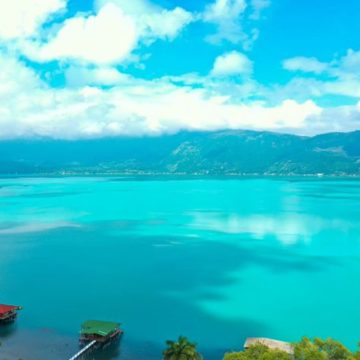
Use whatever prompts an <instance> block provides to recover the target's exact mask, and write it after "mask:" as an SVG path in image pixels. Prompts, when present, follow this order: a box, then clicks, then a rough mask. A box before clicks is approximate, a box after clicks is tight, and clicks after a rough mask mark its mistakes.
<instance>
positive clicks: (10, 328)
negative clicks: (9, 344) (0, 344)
mask: <svg viewBox="0 0 360 360" xmlns="http://www.w3.org/2000/svg"><path fill="white" fill-rule="evenodd" d="M16 331H17V324H16V322H12V323H9V324H0V341H1V340H3V339H6V338H8V337H10V336H13V335H14V334H15V333H16Z"/></svg>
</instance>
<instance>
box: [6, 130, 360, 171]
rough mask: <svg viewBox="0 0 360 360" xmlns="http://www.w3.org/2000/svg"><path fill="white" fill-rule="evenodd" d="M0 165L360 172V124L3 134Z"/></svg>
mask: <svg viewBox="0 0 360 360" xmlns="http://www.w3.org/2000/svg"><path fill="white" fill-rule="evenodd" d="M0 173H1V174H2V175H11V174H54V175H56V174H174V175H175V174H185V175H319V174H324V175H338V176H342V175H353V176H360V131H355V132H350V133H329V134H323V135H317V136H313V137H306V136H297V135H289V134H278V133H272V132H257V131H242V130H226V131H215V132H180V133H178V134H174V135H162V136H156V137H155V136H154V137H151V136H148V137H113V138H102V139H86V140H54V139H43V138H41V139H17V140H3V141H0Z"/></svg>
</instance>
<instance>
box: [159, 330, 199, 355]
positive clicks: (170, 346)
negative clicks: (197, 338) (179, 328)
mask: <svg viewBox="0 0 360 360" xmlns="http://www.w3.org/2000/svg"><path fill="white" fill-rule="evenodd" d="M166 345H167V348H166V349H165V350H164V352H163V359H164V360H201V359H202V356H201V354H199V353H198V352H197V349H196V344H195V343H191V342H190V341H189V340H188V339H187V338H186V337H185V336H180V337H179V339H178V340H177V341H171V340H168V341H166Z"/></svg>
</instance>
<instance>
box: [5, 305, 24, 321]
mask: <svg viewBox="0 0 360 360" xmlns="http://www.w3.org/2000/svg"><path fill="white" fill-rule="evenodd" d="M21 309H22V307H21V306H15V305H4V304H0V324H2V323H3V324H4V323H9V322H12V321H14V320H15V319H16V317H17V312H18V310H21Z"/></svg>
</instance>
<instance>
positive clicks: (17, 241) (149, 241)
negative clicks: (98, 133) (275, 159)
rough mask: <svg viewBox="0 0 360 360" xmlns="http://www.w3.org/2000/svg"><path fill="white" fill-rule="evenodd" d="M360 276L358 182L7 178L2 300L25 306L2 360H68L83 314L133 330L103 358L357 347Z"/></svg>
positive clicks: (1, 203) (0, 239)
mask: <svg viewBox="0 0 360 360" xmlns="http://www.w3.org/2000/svg"><path fill="white" fill-rule="evenodd" d="M359 279H360V181H356V180H340V179H337V180H332V179H330V180H327V179H323V178H322V179H295V178H293V179H277V178H274V179H232V180H222V179H213V180H207V179H203V180H201V179H197V180H191V179H188V180H176V179H174V180H169V179H168V180H160V179H147V180H145V179H129V178H100V177H99V178H17V179H10V178H7V179H0V303H15V304H20V305H22V306H23V307H24V310H23V311H22V312H21V314H20V316H19V318H18V321H17V323H16V324H15V325H14V326H12V327H7V328H2V329H1V330H0V341H1V342H2V343H3V346H2V347H1V348H0V359H1V360H2V359H3V358H4V359H5V358H6V359H18V358H20V357H23V358H25V359H26V360H49V359H54V360H58V359H59V360H60V359H66V358H68V357H70V356H71V355H72V353H73V352H74V351H76V350H77V348H78V347H77V346H78V344H77V338H78V330H79V326H80V324H81V322H82V321H84V320H87V319H103V320H111V321H119V322H121V323H122V324H123V329H124V331H125V335H124V337H123V338H122V341H121V344H120V346H119V347H116V346H113V347H110V348H108V349H107V350H106V351H105V352H104V353H101V354H95V355H93V356H96V359H123V360H129V359H136V360H142V359H144V360H145V359H149V360H152V359H160V358H161V351H162V349H163V347H164V342H165V340H167V339H173V338H175V337H177V336H178V335H180V334H184V335H186V336H188V337H189V338H190V339H191V340H194V341H196V342H197V343H198V345H199V348H200V350H201V351H202V352H203V353H204V354H205V358H206V359H211V360H212V359H214V360H215V359H221V356H222V354H223V353H224V351H226V350H231V349H241V348H242V345H243V342H244V339H245V337H248V336H264V337H272V338H278V339H282V340H287V341H294V340H298V339H299V338H300V337H301V336H303V335H308V336H320V337H330V336H331V337H334V338H337V339H339V340H341V341H343V342H344V343H345V344H346V345H348V346H349V347H351V348H352V349H355V348H356V344H357V342H358V341H359V340H360V307H359V304H360V286H359V284H360V281H359ZM1 355H2V356H3V357H1ZM11 356H12V357H11Z"/></svg>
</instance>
